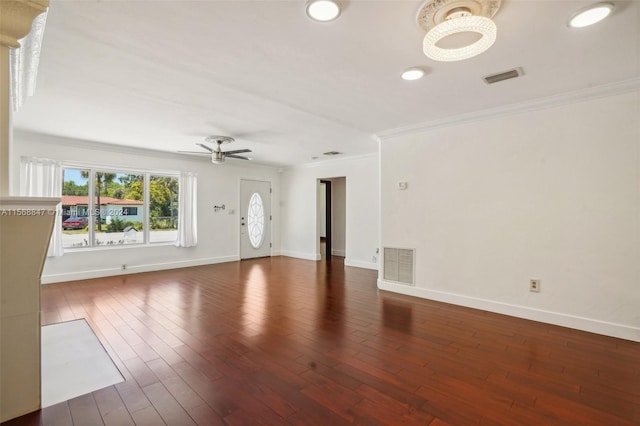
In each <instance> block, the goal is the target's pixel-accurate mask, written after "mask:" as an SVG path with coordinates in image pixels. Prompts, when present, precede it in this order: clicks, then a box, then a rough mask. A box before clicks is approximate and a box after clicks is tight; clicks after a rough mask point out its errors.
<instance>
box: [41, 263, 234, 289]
mask: <svg viewBox="0 0 640 426" xmlns="http://www.w3.org/2000/svg"><path fill="white" fill-rule="evenodd" d="M238 260H240V256H221V257H208V258H203V259H192V260H184V261H178V262H164V263H152V264H147V265H127V269H125V270H122V269H121V268H108V269H94V270H89V271H79V272H70V273H66V274H51V275H43V276H42V278H41V280H40V283H41V284H54V283H61V282H67V281H78V280H89V279H92V278H104V277H113V276H117V275H130V274H137V273H141V272H153V271H163V270H167V269H180V268H190V267H192V266H203V265H213V264H216V263H226V262H236V261H238Z"/></svg>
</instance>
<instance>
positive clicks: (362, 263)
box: [344, 258, 378, 271]
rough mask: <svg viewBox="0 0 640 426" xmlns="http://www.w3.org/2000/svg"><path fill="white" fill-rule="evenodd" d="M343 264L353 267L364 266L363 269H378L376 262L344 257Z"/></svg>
mask: <svg viewBox="0 0 640 426" xmlns="http://www.w3.org/2000/svg"><path fill="white" fill-rule="evenodd" d="M344 266H352V267H355V268H364V269H373V270H376V271H377V270H378V264H377V263H373V262H365V261H362V260H355V259H346V258H345V259H344Z"/></svg>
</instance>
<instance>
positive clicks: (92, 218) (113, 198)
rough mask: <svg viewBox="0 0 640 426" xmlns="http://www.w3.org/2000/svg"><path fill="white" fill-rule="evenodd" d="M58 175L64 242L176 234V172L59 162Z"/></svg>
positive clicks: (111, 242) (104, 242) (121, 241)
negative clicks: (68, 165)
mask: <svg viewBox="0 0 640 426" xmlns="http://www.w3.org/2000/svg"><path fill="white" fill-rule="evenodd" d="M63 176H64V177H63V190H62V204H63V215H62V218H61V220H62V221H63V222H62V229H63V230H62V234H63V235H62V240H63V246H64V247H65V248H78V247H107V246H119V245H134V244H146V243H158V242H174V241H175V240H176V236H177V223H178V222H177V217H178V191H179V188H178V179H177V178H176V177H175V176H165V175H150V174H149V173H143V172H123V171H114V170H101V169H90V168H86V169H85V168H64V169H63ZM89 194H93V197H89Z"/></svg>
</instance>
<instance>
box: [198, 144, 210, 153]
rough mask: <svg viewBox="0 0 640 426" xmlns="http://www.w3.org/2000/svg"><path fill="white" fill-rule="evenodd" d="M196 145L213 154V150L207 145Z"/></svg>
mask: <svg viewBox="0 0 640 426" xmlns="http://www.w3.org/2000/svg"><path fill="white" fill-rule="evenodd" d="M196 145H198V146H201V147H203V148H204V149H206V150H207V151H209V152H213V148H211V147H208V146H207V145H205V144H203V143H197V144H196Z"/></svg>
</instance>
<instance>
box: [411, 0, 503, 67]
mask: <svg viewBox="0 0 640 426" xmlns="http://www.w3.org/2000/svg"><path fill="white" fill-rule="evenodd" d="M499 8H500V0H429V1H427V2H426V3H424V4H423V5H422V7H420V10H419V11H418V16H417V21H418V25H419V26H420V27H421V28H422V29H424V30H425V31H427V35H426V36H425V37H424V42H423V50H424V54H425V55H427V57H429V58H431V59H433V60H436V61H444V62H451V61H460V60H463V59H468V58H472V57H474V56H476V55H479V54H481V53H482V52H484V51H486V50H487V49H489V48H490V47H491V46H492V45H493V43H494V42H495V41H496V33H497V28H496V24H495V23H494V22H493V21H492V20H491V18H492V17H493V16H494V15H495V14H496V12H498V9H499ZM463 33H475V35H476V36H478V35H479V36H480V38H479V39H477V40H475V41H474V42H472V43H470V44H466V45H464V46H461V47H455V48H445V47H441V46H438V43H440V42H442V41H443V40H444V39H446V38H448V37H450V36H455V35H458V34H463Z"/></svg>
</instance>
